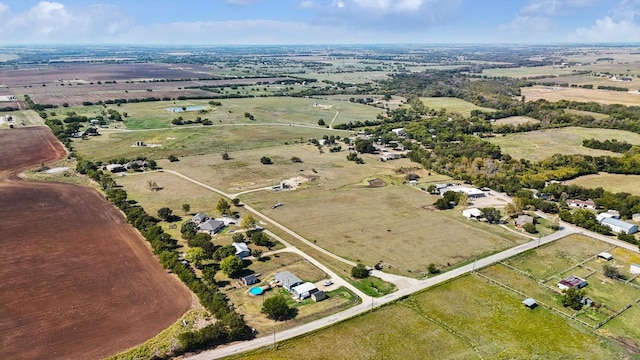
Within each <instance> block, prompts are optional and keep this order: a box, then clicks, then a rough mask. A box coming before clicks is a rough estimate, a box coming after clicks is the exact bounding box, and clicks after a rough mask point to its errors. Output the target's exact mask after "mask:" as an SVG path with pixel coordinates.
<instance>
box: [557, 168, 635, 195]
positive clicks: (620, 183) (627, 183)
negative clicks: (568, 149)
mask: <svg viewBox="0 0 640 360" xmlns="http://www.w3.org/2000/svg"><path fill="white" fill-rule="evenodd" d="M567 184H569V185H578V186H582V187H585V188H591V189H593V188H597V187H601V188H603V189H605V190H607V191H611V192H613V193H618V192H627V193H630V194H633V195H640V176H638V175H623V174H609V173H597V174H593V175H585V176H580V177H577V178H575V179H573V180H569V181H567Z"/></svg>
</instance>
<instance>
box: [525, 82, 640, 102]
mask: <svg viewBox="0 0 640 360" xmlns="http://www.w3.org/2000/svg"><path fill="white" fill-rule="evenodd" d="M608 85H609V86H620V87H629V86H631V84H627V83H620V82H610V83H609V84H608ZM636 86H637V85H636ZM521 92H522V95H523V96H525V98H526V99H527V101H536V100H539V99H545V100H548V101H552V102H554V101H559V100H568V101H582V102H589V101H593V102H597V103H600V104H621V105H625V106H638V104H640V93H627V92H620V91H608V90H591V89H581V88H565V87H547V86H531V87H524V88H522V89H521Z"/></svg>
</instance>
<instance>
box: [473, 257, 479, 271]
mask: <svg viewBox="0 0 640 360" xmlns="http://www.w3.org/2000/svg"><path fill="white" fill-rule="evenodd" d="M476 261H478V257H476V258H475V259H473V268H472V269H471V271H472V272H473V271H476Z"/></svg>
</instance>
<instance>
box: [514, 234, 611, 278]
mask: <svg viewBox="0 0 640 360" xmlns="http://www.w3.org/2000/svg"><path fill="white" fill-rule="evenodd" d="M610 247H611V246H610V245H608V244H606V243H603V242H601V241H598V240H596V239H593V238H590V237H587V236H584V235H570V236H568V237H566V238H564V239H562V240H560V241H555V242H553V243H551V244H548V245H544V246H541V247H539V248H537V249H535V250H534V251H529V252H526V253H524V254H522V255H519V256H516V257H513V258H511V259H509V260H507V261H505V263H506V264H508V265H511V266H513V267H515V268H518V269H520V270H522V271H525V272H528V273H530V274H531V275H533V276H534V277H535V278H536V279H547V278H548V277H550V276H553V275H558V274H560V273H561V272H563V271H564V270H566V269H567V268H569V267H571V266H573V265H575V264H578V263H580V262H582V261H584V260H586V259H587V258H588V257H590V256H593V255H596V254H597V253H599V252H602V251H606V250H607V249H609V248H610Z"/></svg>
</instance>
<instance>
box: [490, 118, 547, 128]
mask: <svg viewBox="0 0 640 360" xmlns="http://www.w3.org/2000/svg"><path fill="white" fill-rule="evenodd" d="M539 122H540V120H538V119H534V118H532V117H528V116H510V117H508V118H504V119H498V120H496V121H495V122H494V123H493V126H500V125H520V124H527V123H539Z"/></svg>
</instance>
